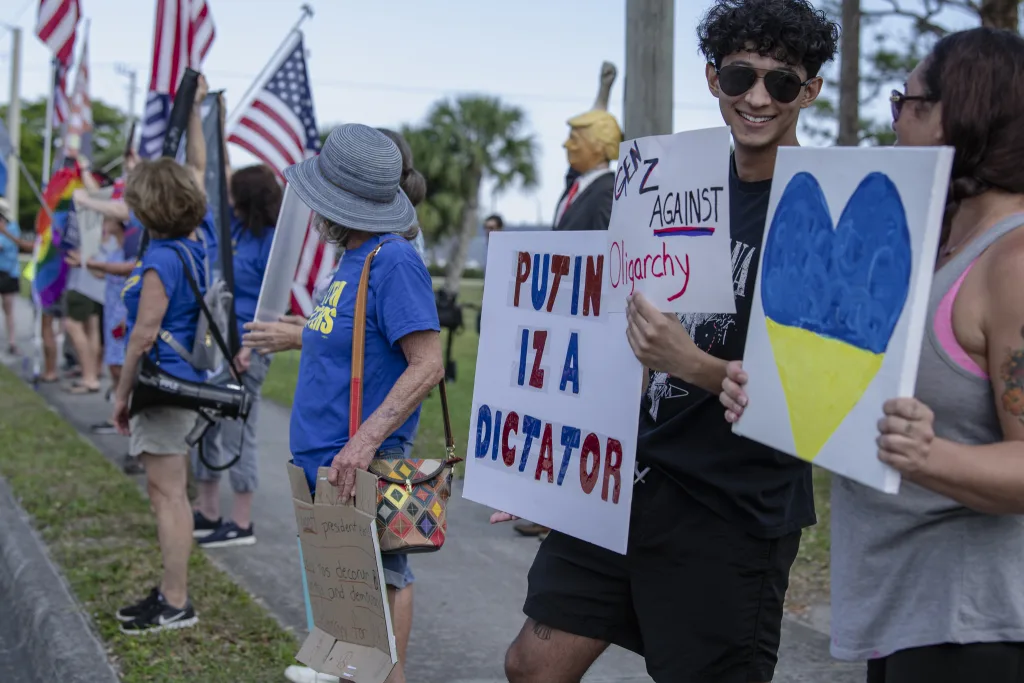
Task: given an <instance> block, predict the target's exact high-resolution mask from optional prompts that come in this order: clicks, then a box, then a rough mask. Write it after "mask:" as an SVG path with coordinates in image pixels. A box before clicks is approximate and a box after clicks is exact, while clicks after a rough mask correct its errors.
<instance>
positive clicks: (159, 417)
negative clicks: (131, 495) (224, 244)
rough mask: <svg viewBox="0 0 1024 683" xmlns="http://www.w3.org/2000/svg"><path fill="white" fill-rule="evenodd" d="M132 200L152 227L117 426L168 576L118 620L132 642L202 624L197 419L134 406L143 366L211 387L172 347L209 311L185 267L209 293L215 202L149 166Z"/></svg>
mask: <svg viewBox="0 0 1024 683" xmlns="http://www.w3.org/2000/svg"><path fill="white" fill-rule="evenodd" d="M125 202H126V203H127V204H128V206H129V207H130V208H131V210H132V211H133V212H134V214H135V215H136V216H137V217H138V218H139V220H140V221H141V222H142V225H144V226H145V227H146V230H147V231H148V233H149V238H150V239H149V246H148V248H147V249H146V252H145V254H143V256H142V259H141V261H140V262H139V263H138V265H137V266H136V267H135V268H134V269H133V270H132V272H131V274H130V275H129V276H128V279H127V280H126V281H125V285H124V289H123V290H122V298H123V300H124V305H125V308H126V310H127V314H128V315H127V328H128V345H127V347H126V349H125V357H124V369H123V370H122V372H121V380H120V382H118V385H117V390H116V394H115V400H114V414H113V418H112V420H113V422H114V425H115V426H116V427H117V430H118V431H119V432H120V433H121V434H125V435H127V436H129V437H130V439H129V449H130V451H131V453H132V455H138V456H139V460H140V462H141V463H142V465H143V467H144V468H145V470H146V481H147V487H148V491H149V497H150V502H151V504H152V507H153V510H154V512H155V513H156V521H157V529H158V538H159V540H160V550H161V554H162V556H163V564H164V567H163V577H162V579H161V581H160V585H159V587H157V588H154V589H153V590H152V591H151V592H150V595H149V596H148V597H147V598H146V599H144V600H142V601H140V602H139V603H137V604H135V605H131V606H128V607H125V608H122V609H121V610H119V611H118V613H117V618H118V619H119V620H120V621H121V622H122V624H121V631H122V632H123V633H126V634H129V635H136V634H139V633H144V632H156V631H161V630H164V629H167V628H186V627H190V626H194V625H195V624H196V623H197V622H198V619H197V617H196V613H195V610H194V609H193V607H192V603H191V600H189V596H188V558H189V553H190V551H191V549H192V511H191V509H190V506H189V501H188V494H187V480H188V450H189V449H188V446H187V444H186V441H185V440H186V438H187V436H188V434H189V432H190V431H191V430H192V428H193V427H194V426H195V424H196V419H197V416H196V413H195V412H193V411H191V410H187V409H183V408H178V407H171V406H151V407H149V408H145V409H143V410H141V411H139V412H137V413H136V414H134V415H131V416H130V415H129V407H128V406H129V398H130V395H131V392H132V387H133V385H134V384H135V381H136V378H137V377H138V373H139V367H140V362H141V361H143V359H144V358H145V359H148V360H149V361H150V362H153V363H157V364H158V365H159V367H160V369H161V370H162V371H163V372H165V373H167V374H168V375H171V376H172V377H176V378H178V379H182V380H187V381H190V382H203V381H204V380H205V373H204V372H201V371H199V370H197V369H196V368H194V367H193V366H191V365H190V364H189V363H188V362H187V361H186V360H185V359H183V358H182V357H181V356H179V355H178V354H177V353H176V352H175V350H174V348H173V347H171V346H170V345H168V344H167V342H166V341H165V340H164V335H165V334H169V335H171V336H172V337H173V338H174V341H176V342H177V343H178V344H179V345H180V346H182V347H184V348H186V349H191V348H192V346H193V344H194V342H195V332H196V324H197V322H198V320H199V316H200V315H201V313H200V303H199V301H198V300H197V298H196V295H195V293H194V291H193V289H192V287H191V286H190V283H189V280H188V275H187V274H186V270H185V269H186V268H188V270H189V272H191V274H192V277H193V278H194V279H195V280H196V282H197V284H198V286H199V289H200V292H201V293H202V292H204V291H205V282H206V253H205V250H204V248H203V245H202V244H201V243H200V242H199V241H197V240H194V239H190V236H191V235H192V234H193V233H194V232H195V230H196V226H198V225H199V223H200V222H201V221H202V219H203V216H204V215H205V213H206V198H205V195H204V193H203V190H202V188H201V187H200V185H199V183H198V182H197V179H196V176H195V174H193V173H191V172H190V170H188V169H186V168H184V167H182V166H180V165H178V164H177V163H175V161H174V160H173V159H169V158H163V159H158V160H156V161H144V162H140V163H139V165H138V166H137V167H136V168H135V170H134V171H132V173H131V175H129V176H128V182H127V186H126V188H125Z"/></svg>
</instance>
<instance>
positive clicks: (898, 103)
mask: <svg viewBox="0 0 1024 683" xmlns="http://www.w3.org/2000/svg"><path fill="white" fill-rule="evenodd" d="M915 101H916V102H934V101H935V98H934V97H931V96H930V95H904V94H903V93H901V92H900V91H899V90H893V91H892V94H890V95H889V105H890V106H891V107H892V122H893V123H896V122H897V121H899V120H900V114H902V113H903V105H904V104H906V103H907V102H915Z"/></svg>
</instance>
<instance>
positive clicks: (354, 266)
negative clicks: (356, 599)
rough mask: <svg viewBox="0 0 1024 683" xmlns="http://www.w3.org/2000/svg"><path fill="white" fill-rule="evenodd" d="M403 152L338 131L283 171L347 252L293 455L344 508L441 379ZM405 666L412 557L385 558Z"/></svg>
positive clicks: (318, 322) (362, 130)
mask: <svg viewBox="0 0 1024 683" xmlns="http://www.w3.org/2000/svg"><path fill="white" fill-rule="evenodd" d="M401 177H402V154H401V153H400V151H399V149H398V147H397V146H396V145H395V143H394V142H392V141H391V140H390V139H389V138H388V137H387V136H386V135H385V134H383V133H381V132H380V131H378V130H375V129H373V128H370V127H368V126H364V125H360V124H347V125H344V126H339V127H338V128H335V129H334V130H333V131H332V132H331V134H330V135H329V136H328V138H327V141H326V143H325V144H324V148H323V150H322V151H321V152H320V155H319V156H318V157H315V158H313V159H310V160H308V161H305V162H302V163H300V164H297V165H295V166H291V167H289V168H287V169H286V170H285V178H286V180H287V182H288V183H289V185H290V187H291V188H292V189H293V190H294V191H295V192H296V194H298V195H299V197H300V198H301V199H302V200H303V201H304V202H305V203H306V205H307V206H309V207H310V208H311V209H312V210H313V213H314V225H315V226H316V229H317V230H318V231H319V233H320V236H321V239H323V240H325V241H327V242H332V243H335V244H338V245H340V246H341V247H343V248H344V249H345V252H344V254H343V255H342V258H341V262H340V264H339V266H338V269H337V272H336V273H335V275H334V279H333V281H332V282H331V284H330V286H329V287H328V289H327V293H326V294H325V295H324V296H323V298H322V299H321V301H320V304H319V305H318V306H317V307H316V308H315V310H314V311H313V313H312V314H311V316H310V317H309V320H308V321H307V323H306V326H305V328H304V329H303V332H302V356H301V359H300V361H299V374H298V381H297V383H296V388H295V398H294V401H293V403H292V415H291V430H290V447H291V452H292V458H293V462H294V463H295V464H296V465H298V466H300V467H302V468H303V470H304V471H305V473H306V480H307V482H308V483H309V485H310V489H311V490H312V489H313V488H314V484H315V480H316V476H317V470H318V469H319V468H320V467H329V468H330V475H329V477H328V480H329V481H330V483H331V484H332V485H334V486H336V487H338V488H339V491H338V493H339V495H340V497H341V499H342V500H347V499H348V498H349V497H350V496H351V495H352V494H353V492H354V487H355V478H356V474H355V473H356V470H357V469H362V470H366V469H368V468H369V466H370V463H371V462H372V461H373V459H374V458H402V457H406V456H407V454H408V452H409V449H410V447H411V443H412V438H413V435H414V434H415V431H416V427H417V425H418V423H419V415H420V405H421V403H422V402H423V399H424V398H426V396H427V394H428V392H429V391H430V390H431V389H432V388H433V387H434V386H436V385H437V383H438V382H439V381H440V380H441V379H442V377H443V376H444V367H443V362H442V359H441V342H440V325H439V324H438V319H437V308H436V306H435V304H434V292H433V288H432V286H431V281H430V275H429V274H428V272H427V268H426V266H425V265H424V263H423V260H422V259H421V258H420V256H419V254H417V252H416V249H415V248H414V246H413V245H412V243H410V242H409V241H408V240H407V239H406V238H405V237H403V235H405V234H406V233H407V232H408V231H409V229H410V228H411V227H412V226H413V225H414V224H415V222H416V211H415V209H414V208H413V205H412V203H411V202H410V200H409V198H408V197H407V196H406V194H405V192H403V191H402V190H401V189H400V186H399V184H400V181H401ZM374 251H377V253H376V256H375V257H374V259H373V262H372V265H371V268H370V282H369V295H368V298H367V308H366V331H365V338H366V346H365V361H364V378H365V382H364V389H363V408H362V415H361V416H359V417H360V421H361V424H360V426H359V429H358V431H356V433H355V435H351V434H350V432H349V391H350V386H351V369H352V328H353V321H354V311H355V302H356V292H357V290H358V286H359V279H360V274H361V273H362V269H363V264H364V262H365V261H366V258H367V257H368V256H369V255H370V253H371V252H374ZM382 559H383V566H384V580H385V583H386V584H387V589H388V603H389V605H390V606H391V608H392V614H393V615H394V624H395V634H396V639H397V641H398V643H397V644H398V658H399V663H398V666H397V667H396V669H395V672H394V673H393V674H392V677H391V679H389V680H391V681H396V682H398V683H401V682H404V681H405V676H404V670H403V666H404V664H405V650H406V646H407V644H408V639H409V632H410V629H411V625H412V605H413V592H412V589H413V586H412V581H413V578H414V577H413V576H412V573H411V572H410V571H409V565H408V556H407V555H405V554H388V555H385V556H384V557H383V558H382Z"/></svg>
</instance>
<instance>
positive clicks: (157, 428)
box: [128, 406, 199, 457]
mask: <svg viewBox="0 0 1024 683" xmlns="http://www.w3.org/2000/svg"><path fill="white" fill-rule="evenodd" d="M198 417H199V416H198V415H197V414H196V413H195V412H193V411H191V410H186V409H185V408H177V407H174V406H153V407H151V408H146V409H145V410H142V411H140V412H139V413H137V414H136V415H135V416H134V417H132V418H131V421H130V423H129V426H130V427H131V436H130V437H129V438H128V453H129V455H131V456H133V457H137V456H139V455H141V454H143V453H148V454H150V455H185V454H186V453H188V444H187V443H185V438H186V437H187V436H188V433H189V432H191V431H192V428H193V427H195V425H196V420H197V419H198Z"/></svg>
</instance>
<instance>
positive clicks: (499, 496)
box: [463, 231, 643, 553]
mask: <svg viewBox="0 0 1024 683" xmlns="http://www.w3.org/2000/svg"><path fill="white" fill-rule="evenodd" d="M606 247H607V240H606V235H605V234H604V233H603V232H596V231H595V232H591V231H586V232H547V233H533V232H531V233H517V232H496V233H494V234H492V235H491V237H490V245H489V247H488V252H487V270H486V271H485V272H486V278H485V280H484V297H483V306H482V310H481V314H482V316H483V318H482V320H481V335H480V347H479V352H478V357H477V366H476V379H475V384H474V387H473V413H472V416H471V418H470V432H469V439H468V451H467V455H466V483H465V489H464V494H463V495H465V497H466V498H469V499H470V500H475V501H476V502H478V503H482V504H484V505H488V506H490V507H493V508H496V509H498V510H503V511H505V512H509V513H512V514H514V515H517V516H520V517H524V518H526V519H529V520H531V521H534V522H537V523H539V524H544V525H545V526H548V527H551V528H552V529H557V530H558V531H561V532H563V533H566V534H569V535H570V536H575V537H576V538H580V539H583V540H585V541H589V542H591V543H594V544H596V545H600V546H602V547H605V548H608V549H610V550H613V551H615V552H618V553H625V552H626V539H627V534H628V531H629V512H630V502H631V501H632V494H633V474H634V463H635V461H636V436H637V422H638V420H639V415H640V393H641V388H642V384H643V370H642V367H641V365H640V362H639V361H638V360H637V359H636V356H634V355H633V352H632V350H631V349H630V347H629V342H628V341H627V340H626V319H625V314H623V313H617V314H616V313H610V312H609V311H608V308H607V305H606V304H607V286H606V280H605V276H604V269H605V268H607V259H606V258H605V249H606Z"/></svg>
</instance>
